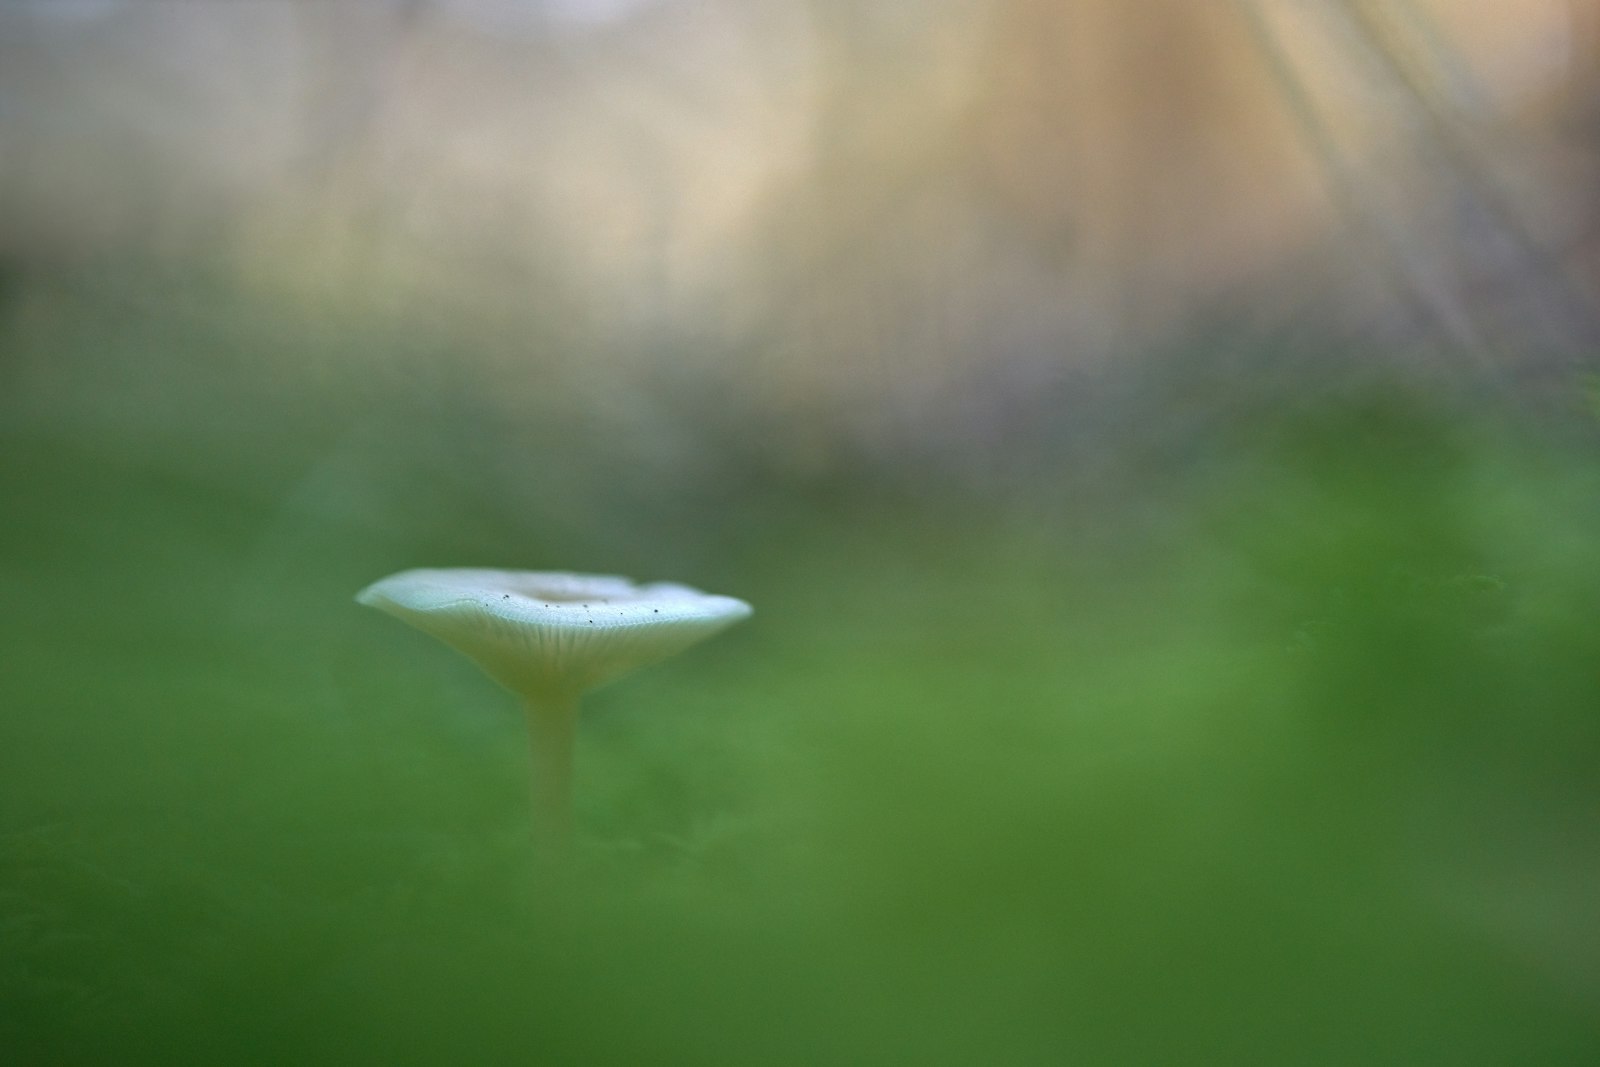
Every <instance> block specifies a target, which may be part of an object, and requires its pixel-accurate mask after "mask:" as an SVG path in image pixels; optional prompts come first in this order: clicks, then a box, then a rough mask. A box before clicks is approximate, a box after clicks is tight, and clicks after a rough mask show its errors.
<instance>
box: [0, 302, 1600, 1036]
mask: <svg viewBox="0 0 1600 1067" xmlns="http://www.w3.org/2000/svg"><path fill="white" fill-rule="evenodd" d="M191 292H192V290H185V289H182V288H179V289H177V290H175V291H174V294H173V295H172V297H171V299H164V300H163V301H161V302H160V303H159V309H160V310H159V311H154V310H152V305H147V304H142V303H140V302H139V301H137V300H123V301H121V302H117V301H110V302H107V301H106V300H105V299H104V298H103V294H102V295H101V296H100V297H97V298H96V299H95V300H92V301H91V300H86V299H83V298H82V296H81V294H75V293H74V292H72V291H69V290H57V291H54V292H50V291H47V290H37V291H35V290H30V291H28V292H27V293H25V294H22V295H21V296H19V297H18V298H16V299H15V300H14V301H13V304H12V308H11V312H10V314H9V316H8V317H7V319H6V323H7V327H6V330H5V333H4V343H5V349H4V351H5V353H6V355H5V364H4V369H3V373H5V374H7V375H8V376H9V377H10V378H11V379H12V384H13V385H16V384H18V383H21V384H22V385H23V386H25V388H20V389H14V390H12V391H11V392H9V393H8V394H7V396H8V397H9V399H7V400H5V401H4V403H3V406H0V414H3V418H0V434H3V436H4V441H3V452H0V456H3V459H0V499H3V500H4V501H5V502H6V503H5V514H6V520H5V522H4V523H3V524H0V602H3V603H4V605H5V610H4V611H3V612H0V648H4V649H5V655H4V665H3V668H0V708H3V711H0V1049H4V1050H6V1055H5V1057H4V1058H6V1059H7V1060H8V1061H10V1062H17V1063H29V1064H47V1063H72V1064H85V1063H117V1064H134V1063H162V1064H171V1063H218V1062H230V1063H251V1062H259V1063H288V1062H293V1063H341V1064H348V1063H485V1064H490V1063H540V1064H566V1063H571V1064H588V1063H651V1064H696V1065H709V1064H728V1065H749V1064H757V1063H759V1064H772V1065H782V1064H796V1065H800V1064H805V1065H818V1064H830V1063H838V1064H862V1063H908V1062H916V1063H928V1064H963V1065H965V1064H974V1063H984V1064H1043V1063H1050V1064H1061V1063H1083V1064H1095V1065H1108V1064H1118V1063H1130V1064H1132V1063H1154V1062H1182V1063H1195V1064H1200V1063H1218V1064H1240V1063H1375V1064H1376V1063H1389V1064H1402V1063H1403V1064H1450V1065H1452V1067H1459V1065H1467V1064H1510V1063H1516V1064H1528V1063H1540V1064H1574V1065H1576V1064H1587V1063H1592V1062H1594V1060H1595V1058H1596V1056H1597V1055H1600V969H1597V968H1596V965H1595V961H1596V960H1597V959H1600V914H1597V908H1600V905H1597V903H1596V902H1597V901H1600V864H1597V860H1596V857H1597V856H1600V834H1597V830H1596V828H1597V827H1600V820H1597V815H1600V771H1597V768H1600V719H1597V717H1596V708H1597V706H1600V704H1597V698H1600V676H1597V674H1596V671H1597V667H1596V664H1597V663H1600V618H1597V617H1596V613H1595V605H1596V604H1597V603H1600V563H1597V561H1596V557H1595V554H1594V550H1593V546H1594V545H1595V544H1596V543H1597V539H1600V493H1597V489H1600V485H1597V484H1596V483H1597V480H1600V474H1597V468H1596V466H1595V463H1594V459H1595V451H1594V440H1593V434H1592V433H1590V432H1589V431H1588V430H1587V429H1584V428H1582V427H1569V428H1567V429H1562V430H1549V429H1540V430H1538V431H1537V432H1536V431H1535V429H1534V427H1533V423H1534V421H1535V420H1532V419H1530V418H1528V417H1526V415H1525V414H1524V415H1517V414H1514V413H1513V414H1508V413H1507V412H1506V411H1505V409H1504V408H1496V409H1493V410H1489V409H1487V408H1485V407H1483V406H1478V407H1473V406H1471V405H1467V404H1465V403H1462V402H1459V401H1458V400H1456V399H1448V398H1445V397H1442V396H1438V395H1434V396H1428V395H1425V394H1421V393H1419V392H1418V391H1417V390H1415V389H1408V388H1402V387H1400V386H1371V387H1363V388H1360V389H1352V390H1347V391H1346V392H1345V393H1344V394H1343V395H1340V396H1337V397H1334V396H1331V395H1328V396H1324V397H1322V398H1320V399H1318V398H1315V397H1312V396H1310V395H1309V394H1307V393H1300V394H1297V395H1295V396H1289V395H1286V394H1272V395H1268V394H1265V393H1263V394H1259V395H1258V396H1257V397H1256V400H1255V402H1254V403H1252V404H1251V405H1249V407H1248V410H1235V411H1233V412H1231V413H1230V417H1229V418H1228V419H1227V420H1226V421H1225V422H1224V423H1222V424H1219V425H1213V426H1210V427H1209V428H1205V427H1199V426H1196V425H1191V426H1190V427H1189V429H1188V430H1186V431H1185V432H1184V433H1183V434H1180V435H1177V436H1172V435H1166V436H1163V433H1162V432H1161V431H1160V429H1159V427H1160V425H1161V422H1162V420H1161V417H1160V416H1161V412H1159V411H1153V412H1152V416H1153V421H1151V422H1149V423H1145V424H1141V425H1140V426H1139V427H1138V428H1137V429H1136V430H1135V431H1133V432H1130V433H1128V434H1127V435H1126V436H1125V437H1124V438H1122V439H1121V441H1120V444H1119V447H1118V448H1117V449H1113V450H1111V453H1101V454H1096V455H1095V456H1092V457H1085V455H1084V454H1083V453H1082V452H1081V451H1075V449H1078V448H1079V447H1080V443H1077V442H1072V441H1065V442H1061V443H1060V447H1059V448H1058V449H1057V450H1056V451H1053V452H1049V451H1047V452H1045V453H1042V454H1040V455H1037V456H1035V457H1033V458H1032V460H1030V463H1029V465H1027V466H1026V467H1025V468H1019V471H1020V470H1025V472H1026V477H1023V476H1022V474H1021V473H1016V472H1014V473H1013V474H1012V475H1011V477H1010V479H1009V480H1002V481H1000V482H997V483H995V484H992V485H990V486H989V487H988V489H987V490H986V491H980V490H978V489H976V488H973V487H972V486H971V485H970V484H968V483H963V485H962V486H961V487H960V488H950V487H948V486H945V487H941V486H940V485H939V484H938V483H937V480H936V479H928V480H918V478H912V477H908V476H906V475H904V474H903V472H902V473H896V472H894V471H892V470H888V469H885V468H882V467H871V466H852V465H850V464H849V463H841V464H839V465H837V466H835V467H831V468H826V469H823V470H821V471H818V470H816V469H812V468H803V467H802V468H794V467H787V466H785V465H783V464H782V463H780V462H777V461H775V460H773V459H771V458H770V457H765V456H764V455H763V453H762V451H761V449H760V447H759V443H758V442H754V441H752V440H751V439H750V438H749V437H748V436H745V437H740V436H738V435H737V434H735V433H734V432H733V431H732V430H729V429H727V425H726V424H725V423H719V420H718V418H717V417H714V416H710V415H708V416H707V418H706V419H705V420H703V422H702V423H701V425H700V426H699V428H698V435H697V436H691V437H688V438H684V439H683V440H686V441H688V442H690V444H688V445H685V448H684V450H683V451H681V452H667V453H662V451H661V450H660V449H658V448H656V447H655V443H654V442H655V439H654V438H650V437H649V436H648V435H645V436H637V433H642V431H638V430H637V425H636V424H632V425H634V428H635V430H636V436H635V437H634V438H632V439H630V440H626V441H624V440H620V439H619V438H618V437H617V436H616V435H613V434H610V433H604V434H602V433H593V432H574V429H575V428H576V429H577V430H582V429H584V428H585V427H590V428H592V427H593V426H594V425H597V424H601V423H603V422H604V419H603V418H601V417H600V416H598V415H596V414H595V413H594V412H592V411H585V410H581V409H578V410H573V409H571V408H570V407H569V409H568V410H566V411H565V412H563V411H562V410H561V405H562V404H563V403H566V404H568V405H570V404H571V400H570V398H563V399H562V400H558V401H544V400H541V399H539V398H538V397H537V396H534V397H533V398H532V399H528V398H527V397H519V400H518V404H515V405H502V404H501V403H499V402H498V401H499V398H497V397H496V396H495V395H494V392H493V390H489V389H483V388H481V387H480V386H478V385H475V384H474V383H473V382H472V381H471V380H456V379H453V378H452V377H451V376H450V375H449V374H448V371H447V367H448V364H447V363H445V362H443V361H442V357H441V356H440V354H439V353H438V352H434V351H430V350H429V349H428V341H427V340H426V338H417V337H406V338H396V337H383V336H381V335H377V334H373V333H371V332H367V333H363V332H362V329H359V328H356V327H355V326H354V325H351V324H346V325H345V326H344V327H341V328H339V329H331V328H330V329H328V330H326V331H325V332H324V333H321V334H314V333H313V332H308V331H307V330H306V328H305V327H304V326H303V324H302V325H301V326H295V325H292V324H290V323H286V322H284V321H282V320H280V319H274V318H272V317H271V316H270V315H267V314H253V313H250V312H248V311H247V310H241V309H235V310H234V311H233V312H230V313H229V314H228V315H224V316H222V317H221V318H216V317H213V316H212V315H211V314H210V313H208V312H204V311H203V310H194V309H190V310H188V311H186V310H184V305H183V302H182V301H183V297H184V294H185V293H191ZM196 300H197V305H196V306H197V307H199V308H203V307H204V305H205V301H204V300H199V299H198V298H196ZM297 331H298V332H297ZM408 346H409V347H408ZM286 348H294V349H295V350H296V351H297V352H298V353H299V355H298V357H297V359H296V361H295V362H294V363H293V367H294V368H296V369H295V371H294V373H292V374H284V373H283V366H284V365H283V364H281V363H276V362H274V361H273V360H272V358H271V357H272V355H273V353H276V352H280V351H282V350H284V349H286ZM409 352H417V353H420V354H418V355H417V356H416V358H415V359H413V358H412V357H411V355H409V354H408V353H409ZM1195 358H1196V359H1197V360H1203V359H1204V358H1205V356H1204V354H1203V353H1196V354H1195ZM318 367H321V368H323V369H322V371H321V372H317V371H315V370H314V368H318ZM429 367H432V368H434V369H433V370H431V371H429V370H427V369H426V368H429ZM419 374H431V375H432V377H430V378H428V379H427V381H426V382H425V383H419V381H418V379H417V375H419ZM690 392H692V390H690ZM1574 406H1575V407H1576V406H1578V403H1577V400H1575V401H1574ZM1174 411H1176V409H1174ZM1174 417H1175V418H1176V417H1177V415H1176V414H1175V415H1174ZM617 425H630V424H627V423H626V422H622V423H617ZM363 427H365V429H363ZM719 427H720V428H719ZM1152 440H1154V441H1157V442H1159V443H1158V444H1157V445H1155V446H1151V445H1150V444H1149V442H1150V441H1152ZM1152 449H1153V451H1152ZM648 453H654V458H653V459H648V458H641V457H644V456H646V454H648ZM1107 454H1114V455H1116V456H1119V457H1121V459H1119V460H1115V461H1113V460H1110V459H1107V458H1106V456H1107ZM1090 459H1092V461H1093V462H1089V460H1090ZM1085 466H1092V467H1094V469H1096V470H1098V471H1100V472H1102V474H1101V476H1099V477H1084V476H1083V474H1082V470H1083V469H1084V467H1085ZM1106 472H1111V473H1106ZM924 473H926V472H924ZM429 563H431V564H442V565H448V564H475V563H482V564H494V565H508V566H527V567H537V568H545V567H550V568H555V567H565V568H574V569H584V570H596V571H619V572H623V573H633V574H636V575H638V576H639V577H643V578H655V577H665V578H674V579H681V580H686V581H691V582H694V583H695V584H697V585H701V586H703V587H705V588H708V589H713V590H716V591H725V592H728V593H733V594H737V595H739V596H742V597H745V598H747V599H749V600H750V601H751V602H752V603H753V604H754V605H755V606H756V609H757V615H756V618H755V619H754V620H753V621H752V622H751V623H749V624H747V625H745V626H743V627H741V628H739V629H736V630H734V631H731V632H730V633H729V634H727V635H726V636H724V637H722V638H719V639H718V640H717V641H716V642H713V643H711V644H709V645H707V646H706V647H705V648H703V649H700V650H697V651H696V652H695V653H694V654H692V655H690V656H686V657H684V658H683V659H681V660H680V661H677V662H674V663H671V664H667V665H664V666H662V667H660V668H658V669H656V670H654V671H651V672H648V673H646V674H643V675H640V676H638V677H636V678H634V679H631V680H628V681H626V682H624V683H620V684H618V685H617V686H615V687H614V688H612V689H609V690H606V691H603V692H602V693H600V694H598V695H597V696H596V697H595V698H594V699H593V700H592V706H591V708H590V713H589V716H588V717H587V719H586V720H585V724H584V731H585V732H584V734H583V737H582V742H581V752H580V794H579V801H578V803H579V814H580V823H581V842H580V850H579V851H580V855H579V860H578V863H577V864H576V868H575V869H574V870H573V871H571V872H569V873H567V874H566V875H565V876H560V875H555V874H552V872H550V871H548V870H546V869H544V868H543V867H542V866H541V864H540V863H539V862H538V860H537V858H536V857H535V856H534V855H533V854H532V849H531V847H530V844H529V840H528V835H527V826H526V813H525V799H526V773H527V772H526V764H525V749H524V743H525V742H524V739H523V737H522V736H521V726H520V723H519V721H518V719H517V717H516V715H515V714H514V713H513V712H512V709H511V706H510V702H509V699H508V698H507V697H505V696H504V694H501V693H499V692H497V691H496V690H494V689H493V687H492V686H491V685H490V684H489V683H488V682H486V681H485V680H483V679H482V677H481V676H480V675H479V674H478V673H477V671H476V670H475V669H474V668H473V667H472V666H471V665H469V664H467V663H466V662H465V661H461V660H459V659H458V658H456V657H454V656H453V655H452V654H451V653H450V652H448V650H446V649H444V648H442V647H438V646H435V645H433V644H432V643H430V642H428V640H427V639H426V638H423V637H421V636H420V635H417V634H414V633H412V632H410V631H408V630H405V629H404V628H402V627H398V626H396V625H394V623H393V622H392V621H391V620H388V619H385V618H382V617H381V616H379V615H377V614H375V613H370V612H363V611H362V610H360V609H359V608H357V607H356V606H355V605H354V604H353V603H352V601H351V597H352V595H353V593H354V591H355V590H356V589H358V588H360V587H361V586H362V585H363V584H364V583H366V582H368V581H370V580H371V579H373V578H375V577H378V576H380V575H382V574H384V573H386V572H388V571H391V570H394V569H396V568H398V567H401V566H406V565H414V564H429Z"/></svg>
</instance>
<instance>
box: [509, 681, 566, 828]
mask: <svg viewBox="0 0 1600 1067" xmlns="http://www.w3.org/2000/svg"><path fill="white" fill-rule="evenodd" d="M522 711H523V715H524V717H526V718H527V720H528V740H529V742H530V745H531V748H532V752H533V833H534V837H535V838H536V839H537V840H538V842H539V844H540V845H541V846H543V847H544V848H545V849H546V850H547V851H548V852H549V853H550V854H551V855H553V856H561V855H564V854H565V853H567V852H568V851H569V850H570V848H571V846H572V762H573V750H574V748H575V747H576V743H577V733H578V698H577V697H576V696H574V695H568V694H563V693H538V694H529V695H526V696H524V697H523V700H522Z"/></svg>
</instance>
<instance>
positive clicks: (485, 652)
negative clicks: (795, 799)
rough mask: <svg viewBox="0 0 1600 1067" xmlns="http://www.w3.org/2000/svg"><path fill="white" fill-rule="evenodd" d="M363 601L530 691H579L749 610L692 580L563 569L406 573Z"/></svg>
mask: <svg viewBox="0 0 1600 1067" xmlns="http://www.w3.org/2000/svg"><path fill="white" fill-rule="evenodd" d="M356 600H357V601H358V602H360V603H362V604H365V605H367V606H368V607H374V608H378V609H379V610H381V611H386V612H388V613H389V614H391V615H393V616H395V617H396V618H399V619H402V620H404V621H405V622H408V623H410V624H411V625H412V626H415V627H416V628H417V629H419V630H422V631H423V632H425V633H429V634H432V635H433V636H434V637H437V638H438V639H439V640H441V641H443V642H445V643H446V644H448V645H450V646H452V647H453V648H455V649H457V650H458V651H460V652H462V653H465V654H466V655H467V656H469V657H471V658H472V659H473V660H475V661H476V662H477V663H478V664H479V665H480V666H481V667H483V669H484V670H485V671H487V672H488V673H489V675H490V676H491V677H493V678H494V679H495V680H496V681H497V682H499V683H500V684H501V685H503V686H505V687H506V688H507V689H510V690H511V691H513V692H515V693H517V694H519V695H522V696H525V697H526V696H538V695H555V694H559V695H565V696H577V695H578V694H580V693H583V692H585V691H587V690H589V689H593V688H594V687H595V686H599V685H603V684H605V683H606V682H609V681H612V680H613V679H616V678H619V677H621V676H622V675H624V674H627V673H628V672H630V671H633V670H636V669H638V668H640V667H647V666H649V665H650V664H652V663H658V662H660V661H661V660H664V659H667V658H668V657H670V656H674V655H676V654H677V653H679V652H681V651H683V650H684V649H686V648H688V647H689V646H690V645H693V644H695V643H697V642H699V641H701V640H703V639H705V638H707V637H710V636H711V635H712V634H714V633H716V632H718V631H719V630H722V629H724V628H726V627H728V626H731V625H732V624H734V623H736V622H738V621H739V620H740V619H744V618H747V617H748V616H749V615H750V605H749V604H746V603H745V602H744V601H742V600H736V599H735V598H733V597H727V596H715V595H713V594H710V593H702V592H700V591H699V590H698V589H691V588H690V587H688V586H686V585H676V584H673V583H671V582H656V583H653V584H651V585H635V584H634V583H633V582H631V581H629V580H628V579H626V578H618V577H614V576H611V575H603V574H568V573H565V572H560V571H497V570H478V569H471V568H457V569H449V570H411V571H401V572H400V573H399V574H391V575H390V576H389V577H387V578H384V579H382V580H380V581H377V582H374V583H373V584H372V585H369V586H367V588H365V589H363V590H362V591H361V592H360V593H359V594H357V595H356Z"/></svg>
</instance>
